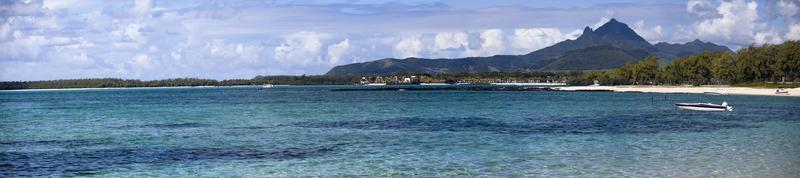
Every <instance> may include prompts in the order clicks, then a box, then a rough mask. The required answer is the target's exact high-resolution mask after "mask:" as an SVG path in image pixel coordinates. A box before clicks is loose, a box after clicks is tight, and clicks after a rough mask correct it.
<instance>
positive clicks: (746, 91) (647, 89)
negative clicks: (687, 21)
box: [556, 85, 800, 97]
mask: <svg viewBox="0 0 800 178" xmlns="http://www.w3.org/2000/svg"><path fill="white" fill-rule="evenodd" d="M556 89H558V90H562V91H613V92H643V93H694V94H703V93H706V92H714V93H719V94H723V95H760V96H795V97H797V96H800V88H792V89H784V90H785V91H788V93H782V94H777V93H776V92H775V91H776V90H777V89H770V88H747V87H730V86H633V85H622V86H569V87H557V88H556Z"/></svg>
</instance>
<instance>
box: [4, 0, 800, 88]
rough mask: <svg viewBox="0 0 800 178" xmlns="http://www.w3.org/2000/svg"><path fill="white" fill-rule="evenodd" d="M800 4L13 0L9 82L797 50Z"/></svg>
mask: <svg viewBox="0 0 800 178" xmlns="http://www.w3.org/2000/svg"><path fill="white" fill-rule="evenodd" d="M798 6H800V1H794V0H792V1H788V0H781V1H745V0H733V1H696V0H690V1H681V2H676V1H666V0H660V1H643V0H609V1H602V2H597V1H569V2H562V1H536V2H528V1H514V0H507V1H494V2H482V1H447V0H443V1H402V2H399V1H388V0H387V1H370V2H361V1H310V2H288V1H272V2H255V1H226V2H218V3H215V2H190V1H187V2H182V1H160V0H155V1H151V0H137V1H124V2H123V1H113V2H104V1H80V3H78V2H71V1H66V0H65V1H50V0H44V1H28V0H26V1H14V2H6V3H2V4H0V12H3V13H2V16H3V17H4V18H3V19H2V24H0V46H4V47H3V48H2V49H0V70H2V71H0V81H42V80H57V79H89V78H118V79H132V80H143V81H151V80H162V79H173V78H199V79H213V80H227V79H251V78H254V77H256V76H300V75H310V76H313V75H323V74H324V73H325V72H326V71H328V70H330V69H331V68H333V67H334V66H338V65H345V64H351V63H357V62H367V61H374V60H379V59H384V58H401V59H402V58H408V57H417V58H460V57H476V56H493V55H519V54H525V53H529V52H532V51H535V50H538V49H541V48H544V47H547V46H551V45H553V44H555V43H558V42H561V41H564V40H568V39H575V38H577V37H578V36H580V35H581V33H582V31H583V28H584V27H587V26H588V27H590V28H592V29H593V30H596V29H597V27H599V26H600V25H602V24H604V23H606V22H608V21H609V20H610V19H612V18H615V19H617V20H618V21H620V22H622V23H625V24H627V25H628V26H629V27H630V28H631V29H633V30H634V31H635V32H636V33H637V34H638V35H640V36H641V37H643V38H644V39H645V40H647V41H648V42H649V43H651V44H656V43H658V42H668V43H680V44H683V43H687V42H690V41H693V40H695V39H699V40H701V41H703V42H711V43H715V44H718V45H724V46H726V47H728V48H730V49H732V50H734V51H736V50H737V49H739V48H741V47H745V46H747V45H750V44H755V45H763V44H778V43H782V42H784V41H787V40H797V39H800V21H798V19H800V18H798V16H800V13H798V10H800V8H798ZM554 19H557V20H554ZM409 24H411V25H409Z"/></svg>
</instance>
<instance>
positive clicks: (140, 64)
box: [130, 54, 153, 69]
mask: <svg viewBox="0 0 800 178" xmlns="http://www.w3.org/2000/svg"><path fill="white" fill-rule="evenodd" d="M130 64H131V65H133V67H134V68H137V69H152V68H153V60H152V59H150V56H147V54H136V56H134V57H133V59H132V60H131V61H130Z"/></svg>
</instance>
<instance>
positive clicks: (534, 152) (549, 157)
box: [0, 86, 800, 177]
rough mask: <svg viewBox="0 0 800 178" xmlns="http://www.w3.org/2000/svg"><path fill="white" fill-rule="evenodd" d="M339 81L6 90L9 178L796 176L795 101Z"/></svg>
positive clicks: (2, 151) (3, 166) (799, 125)
mask: <svg viewBox="0 0 800 178" xmlns="http://www.w3.org/2000/svg"><path fill="white" fill-rule="evenodd" d="M343 87H344V88H352V87H353V86H309V87H295V86H290V87H276V88H270V89H261V88H258V87H234V88H162V89H93V90H60V91H3V92H0V130H2V132H0V134H1V135H0V177H8V176H100V177H114V176H169V177H195V176H480V175H488V176H584V177H587V176H588V177H598V176H614V177H620V176H636V177H652V176H669V177H686V176H692V177H696V176H702V177H704V176H725V177H729V176H745V177H794V176H797V175H800V122H798V121H800V105H798V104H800V98H794V97H764V96H728V95H722V96H709V95H688V94H641V93H587V92H549V91H524V92H502V91H482V92H481V91H340V92H334V91H331V89H334V88H343ZM722 101H727V102H728V103H731V104H732V105H733V106H734V107H735V109H734V112H692V111H683V110H677V109H675V108H674V106H673V104H674V103H677V102H716V103H721V102H722Z"/></svg>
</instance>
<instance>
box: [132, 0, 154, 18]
mask: <svg viewBox="0 0 800 178" xmlns="http://www.w3.org/2000/svg"><path fill="white" fill-rule="evenodd" d="M153 7H154V5H153V0H135V1H134V4H133V9H131V12H132V13H133V14H135V15H144V14H147V13H150V10H152V9H153Z"/></svg>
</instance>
